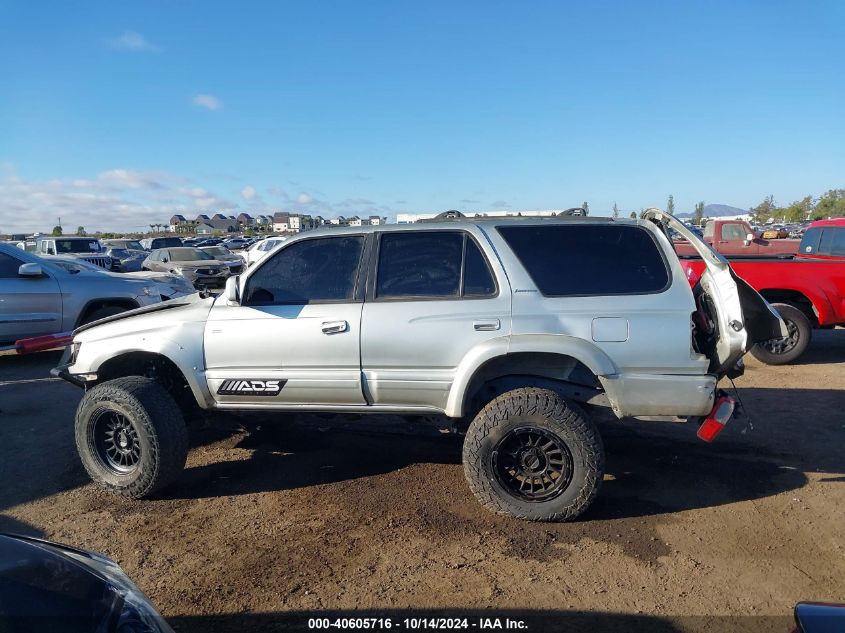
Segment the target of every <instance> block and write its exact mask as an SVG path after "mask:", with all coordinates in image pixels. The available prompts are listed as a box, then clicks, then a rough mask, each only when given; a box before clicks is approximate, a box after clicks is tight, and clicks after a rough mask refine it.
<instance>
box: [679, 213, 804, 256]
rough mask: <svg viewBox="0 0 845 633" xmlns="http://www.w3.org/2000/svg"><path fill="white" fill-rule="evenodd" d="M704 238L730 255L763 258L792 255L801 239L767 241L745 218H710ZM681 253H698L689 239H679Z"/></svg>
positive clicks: (721, 251) (726, 254)
mask: <svg viewBox="0 0 845 633" xmlns="http://www.w3.org/2000/svg"><path fill="white" fill-rule="evenodd" d="M704 241H705V242H707V243H708V244H710V246H712V247H713V248H714V249H715V250H717V251H718V252H720V253H722V255H725V256H726V257H760V256H761V255H780V254H784V255H791V254H793V253H795V252H796V251H797V250H798V245H799V244H800V243H801V240H789V239H779V240H764V239H763V238H762V237H760V236H759V235H758V234H757V232H756V231H755V230H754V229H753V228H751V225H750V224H748V222H746V221H745V220H719V219H714V220H710V221H709V222H708V223H707V224H705V225H704ZM675 251H676V252H677V253H678V255H688V256H693V257H694V256H695V255H696V252H695V249H694V248H693V247H692V246H691V245H690V243H689V242H687V241H686V240H679V241H676V242H675Z"/></svg>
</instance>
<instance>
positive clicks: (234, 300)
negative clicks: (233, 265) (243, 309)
mask: <svg viewBox="0 0 845 633" xmlns="http://www.w3.org/2000/svg"><path fill="white" fill-rule="evenodd" d="M238 279H239V275H233V276H232V277H229V278H228V279H226V287H225V288H224V290H223V296H224V297H226V301H227V302H229V303H230V304H235V305H237V304H238V303H240V300H241V293H240V292H239V289H238Z"/></svg>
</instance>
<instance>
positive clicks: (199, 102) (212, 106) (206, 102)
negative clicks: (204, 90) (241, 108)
mask: <svg viewBox="0 0 845 633" xmlns="http://www.w3.org/2000/svg"><path fill="white" fill-rule="evenodd" d="M193 103H194V105H196V106H199V107H201V108H205V109H206V110H211V111H214V110H219V109H220V108H222V107H223V102H222V101H220V99H218V98H217V97H215V96H214V95H195V96H194V98H193Z"/></svg>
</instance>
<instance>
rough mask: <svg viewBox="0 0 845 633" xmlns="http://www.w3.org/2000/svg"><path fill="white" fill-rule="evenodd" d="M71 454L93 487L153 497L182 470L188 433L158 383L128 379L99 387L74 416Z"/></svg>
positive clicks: (85, 397) (140, 496)
mask: <svg viewBox="0 0 845 633" xmlns="http://www.w3.org/2000/svg"><path fill="white" fill-rule="evenodd" d="M75 434H76V449H77V451H78V452H79V457H80V459H81V460H82V465H83V466H84V467H85V470H86V471H88V475H89V476H90V477H91V479H92V480H93V481H94V483H96V484H97V485H98V486H100V487H101V488H103V489H104V490H107V491H109V492H113V493H116V494H119V495H121V496H124V497H129V498H132V499H142V498H145V497H149V496H151V495H153V494H154V493H155V492H156V491H158V490H160V489H161V488H163V487H164V486H166V485H167V484H169V483H171V482H172V481H173V480H174V479H176V477H177V476H178V475H179V473H180V472H181V471H182V468H183V467H184V466H185V459H186V457H187V455H188V431H187V428H186V426H185V421H184V420H183V418H182V413H181V412H180V410H179V407H178V406H177V405H176V402H174V400H173V398H172V397H171V396H170V394H169V393H168V392H167V391H166V390H165V389H164V387H162V386H161V385H160V384H158V383H157V382H155V381H153V380H151V379H149V378H144V377H142V376H127V377H124V378H117V379H115V380H109V381H107V382H104V383H101V384H99V385H97V386H96V387H94V388H93V389H90V390H89V391H88V392H87V393H86V394H85V396H83V398H82V400H81V402H80V403H79V407H78V408H77V411H76V421H75Z"/></svg>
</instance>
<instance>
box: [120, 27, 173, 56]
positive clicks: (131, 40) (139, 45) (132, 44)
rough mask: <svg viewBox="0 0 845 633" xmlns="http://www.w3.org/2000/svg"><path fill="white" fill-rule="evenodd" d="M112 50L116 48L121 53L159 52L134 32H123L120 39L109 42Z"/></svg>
mask: <svg viewBox="0 0 845 633" xmlns="http://www.w3.org/2000/svg"><path fill="white" fill-rule="evenodd" d="M109 43H110V44H111V46H112V48H117V49H119V50H123V51H136V52H145V53H157V52H158V51H160V50H161V48H160V47H158V46H156V45H155V44H153V43H152V42H150V41H149V40H148V39H147V38H145V37H144V36H143V35H141V34H140V33H136V32H135V31H124V32H123V34H122V35H121V36H120V37H115V38H112V39H110V40H109Z"/></svg>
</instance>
